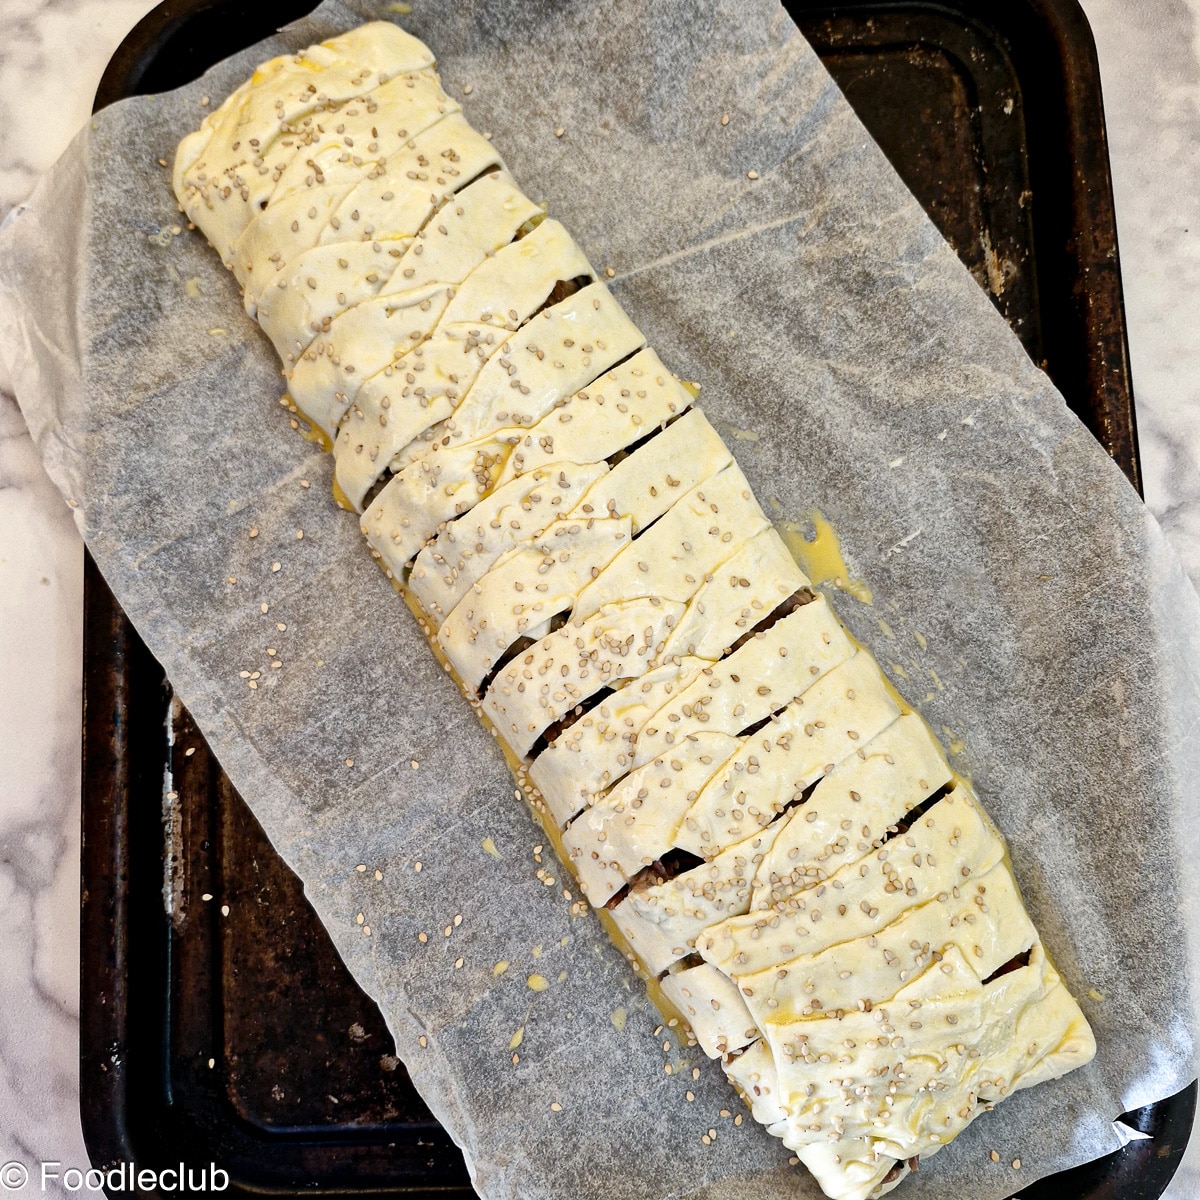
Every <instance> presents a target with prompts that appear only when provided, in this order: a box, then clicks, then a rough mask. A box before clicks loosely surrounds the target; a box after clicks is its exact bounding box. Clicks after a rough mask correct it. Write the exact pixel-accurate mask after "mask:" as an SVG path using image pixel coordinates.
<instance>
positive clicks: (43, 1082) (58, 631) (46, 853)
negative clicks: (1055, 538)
mask: <svg viewBox="0 0 1200 1200" xmlns="http://www.w3.org/2000/svg"><path fill="white" fill-rule="evenodd" d="M152 6H153V5H152V0H0V216H2V215H3V214H4V213H5V212H6V211H7V210H8V209H9V208H10V207H11V206H12V205H13V204H15V203H17V202H19V201H20V200H21V199H22V198H23V197H24V196H25V195H26V194H27V193H28V192H29V190H30V188H31V186H32V184H33V181H34V180H35V178H36V176H37V173H38V172H39V171H41V170H43V169H44V168H45V167H46V166H48V165H49V164H50V163H51V162H52V161H53V159H54V158H55V157H57V155H58V154H59V152H60V151H61V150H62V148H63V147H64V146H65V145H66V143H67V141H68V140H69V139H70V137H71V135H72V134H73V133H74V132H75V130H76V129H77V128H78V127H79V126H80V125H81V124H82V123H83V121H84V120H85V119H86V117H87V114H88V112H89V109H90V105H91V99H92V95H93V93H94V91H95V87H96V84H97V82H98V80H99V78H100V74H101V72H102V70H103V68H104V64H105V62H106V61H107V59H108V57H109V55H110V54H111V53H112V51H113V49H115V47H116V46H117V44H118V43H119V42H120V40H121V38H122V37H123V36H124V34H125V33H126V31H127V30H128V29H130V28H131V27H132V26H133V25H134V24H135V23H136V21H137V20H138V19H139V18H140V17H141V16H142V15H143V13H145V12H147V11H148V10H149V9H150V8H151V7H152ZM1084 8H1085V10H1086V12H1087V14H1088V17H1089V19H1090V20H1091V22H1092V26H1093V30H1094V33H1095V36H1096V42H1097V47H1098V50H1099V55H1100V63H1101V74H1102V77H1103V82H1104V94H1105V104H1106V112H1107V120H1108V129H1109V138H1110V142H1111V150H1112V161H1113V179H1114V189H1115V192H1116V201H1117V218H1118V230H1119V237H1120V242H1121V262H1122V268H1123V273H1124V282H1125V296H1126V306H1127V313H1128V320H1129V332H1130V342H1131V350H1132V356H1133V369H1134V387H1135V392H1136V396H1137V410H1138V422H1139V427H1140V433H1141V448H1142V456H1143V464H1144V470H1145V484H1146V486H1145V491H1146V497H1147V501H1148V503H1149V504H1150V506H1151V508H1152V509H1153V510H1154V512H1155V514H1156V515H1157V516H1158V517H1159V519H1160V520H1161V521H1162V522H1163V523H1164V525H1165V526H1166V528H1167V530H1168V533H1169V534H1170V536H1171V538H1172V540H1173V542H1174V544H1175V546H1176V548H1177V550H1178V551H1179V553H1180V554H1181V555H1182V556H1183V559H1184V561H1185V563H1186V565H1187V567H1188V570H1189V573H1190V575H1191V577H1192V580H1193V582H1195V583H1197V584H1200V0H1085V3H1084ZM2 383H3V381H2V380H0V950H2V952H3V957H2V959H0V1164H2V1163H6V1162H8V1161H9V1160H16V1161H19V1162H22V1163H24V1164H25V1165H27V1166H28V1167H30V1168H31V1169H34V1170H35V1179H34V1180H32V1181H31V1182H30V1184H29V1185H28V1188H27V1189H26V1190H27V1191H29V1192H32V1191H33V1190H34V1189H36V1188H37V1187H38V1186H39V1184H40V1180H38V1179H37V1178H36V1167H35V1165H36V1164H37V1163H38V1162H40V1161H43V1160H47V1159H49V1160H56V1161H58V1162H60V1163H62V1164H63V1166H64V1167H66V1166H78V1167H81V1168H82V1167H86V1165H87V1164H86V1155H85V1151H84V1148H83V1144H82V1138H81V1134H80V1130H79V1116H78V1067H77V1054H78V1013H79V1004H80V997H79V995H78V954H79V934H78V914H79V905H78V897H79V891H78V872H79V724H80V672H81V646H80V641H81V628H82V546H81V544H80V542H79V539H78V537H77V535H76V533H75V528H74V525H73V523H72V521H71V520H70V517H69V515H68V510H67V508H66V506H65V504H64V503H63V502H62V500H61V498H60V497H59V495H58V493H57V492H56V491H55V489H54V488H53V486H52V485H51V484H50V482H49V481H48V479H47V478H46V476H45V474H44V473H43V472H42V470H41V466H40V464H39V462H38V459H37V455H36V453H35V451H34V449H33V446H32V443H31V442H30V440H29V436H28V434H27V433H26V431H25V427H24V423H23V421H22V418H21V415H20V413H19V411H18V410H17V408H16V406H15V404H14V402H13V401H12V399H11V397H10V396H9V395H7V394H6V392H5V391H4V390H3V387H2ZM86 1002H87V999H86V997H85V998H84V999H83V1003H86ZM1195 1157H1196V1159H1197V1160H1200V1139H1197V1154H1196V1156H1195ZM1188 1166H1189V1170H1188V1173H1187V1178H1186V1179H1181V1181H1180V1186H1179V1187H1178V1188H1175V1189H1172V1194H1173V1195H1174V1196H1177V1197H1179V1200H1183V1198H1184V1197H1195V1196H1197V1195H1200V1162H1198V1165H1197V1167H1196V1169H1195V1170H1194V1171H1193V1170H1191V1169H1190V1167H1191V1164H1190V1163H1189V1164H1188ZM2 1182H3V1180H2V1178H0V1183H2ZM61 1191H62V1189H61V1188H60V1187H56V1185H54V1184H53V1183H51V1184H50V1185H49V1186H48V1188H47V1189H46V1194H51V1195H53V1194H60V1193H61ZM85 1191H86V1189H85ZM76 1194H78V1193H76Z"/></svg>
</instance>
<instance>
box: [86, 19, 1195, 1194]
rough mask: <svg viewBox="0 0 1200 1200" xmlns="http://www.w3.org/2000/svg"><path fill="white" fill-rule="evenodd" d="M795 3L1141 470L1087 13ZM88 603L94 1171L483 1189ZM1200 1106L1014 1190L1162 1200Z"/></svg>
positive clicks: (811, 35) (116, 64)
mask: <svg viewBox="0 0 1200 1200" xmlns="http://www.w3.org/2000/svg"><path fill="white" fill-rule="evenodd" d="M312 7H313V4H312V0H280V2H278V3H270V4H266V3H248V2H246V0H168V2H167V3H165V4H161V5H159V7H158V8H156V9H155V10H154V11H153V12H152V13H150V15H149V16H147V17H146V18H145V19H144V20H143V21H142V22H141V23H140V24H139V25H138V26H137V27H136V28H135V29H134V30H133V32H132V33H131V34H130V35H129V37H128V38H126V40H125V42H124V43H122V46H121V48H120V49H119V50H118V52H117V54H116V55H115V56H114V58H113V60H112V62H111V63H110V66H109V69H108V71H107V72H106V74H105V76H104V79H103V81H102V83H101V86H100V89H99V91H98V93H97V99H96V105H97V107H103V106H104V105H105V104H108V103H111V102H112V101H114V100H117V99H120V98H121V97H122V96H126V95H132V94H136V93H145V92H154V91H160V90H163V89H166V88H171V87H176V86H178V85H180V84H183V83H185V82H187V81H189V80H190V79H194V78H195V77H196V76H198V75H199V74H201V73H202V71H203V70H204V69H206V68H207V67H208V66H209V65H211V64H212V63H214V62H216V61H218V60H219V59H221V58H224V57H226V56H227V55H229V54H231V53H233V52H234V51H236V50H238V49H240V48H242V47H243V46H246V45H249V44H251V43H253V42H255V41H258V40H259V39H261V38H263V37H265V36H267V35H268V34H269V33H271V32H272V31H273V30H274V28H275V27H276V26H278V25H280V24H283V23H286V22H287V21H290V20H293V19H295V18H297V17H299V16H301V15H303V14H304V13H305V12H307V11H309V10H310V9H311V8H312ZM787 7H788V9H789V11H790V12H791V13H792V15H793V17H794V18H795V19H796V21H797V24H798V25H799V26H800V28H801V29H802V31H803V32H804V34H805V35H806V36H807V37H808V39H809V41H810V42H811V43H812V44H813V46H814V48H815V49H816V51H817V53H818V54H819V55H820V56H821V58H822V60H823V61H824V62H825V64H826V66H827V67H828V68H829V70H830V71H831V73H832V74H833V76H834V78H835V79H836V80H837V82H838V83H839V85H840V86H841V87H842V89H843V91H844V92H845V93H846V96H847V98H848V99H849V101H850V103H851V104H852V105H853V106H854V108H855V109H856V111H857V112H858V114H859V116H860V117H861V118H862V120H863V122H864V123H865V124H866V126H867V128H868V129H869V130H870V131H871V133H872V134H873V136H874V137H875V138H876V140H877V141H878V142H879V143H880V145H881V146H882V147H883V149H884V151H885V152H886V153H887V155H888V156H889V158H890V159H891V161H892V163H893V164H894V165H895V167H896V169H897V171H898V172H899V173H900V175H901V176H902V177H903V179H904V181H905V182H906V183H907V184H908V186H909V188H910V189H911V190H912V191H913V193H914V194H915V195H916V197H917V198H918V200H919V201H920V202H921V204H922V205H923V206H924V207H925V209H926V210H927V211H928V212H929V213H930V215H931V216H932V217H933V219H934V221H935V222H936V223H937V225H938V227H939V228H940V229H941V231H942V232H943V234H944V235H945V236H946V237H947V239H948V240H949V241H950V243H951V244H952V245H953V246H954V248H955V250H956V251H957V252H958V254H959V256H960V257H961V258H962V260H963V261H964V262H965V263H966V265H967V267H968V268H969V269H970V270H971V271H972V272H973V273H974V274H975V276H976V278H977V279H978V280H979V281H980V283H981V284H982V285H983V286H984V287H985V288H986V289H987V290H988V292H989V293H990V294H991V296H992V299H993V300H994V302H995V303H996V305H997V307H998V308H999V309H1000V311H1001V312H1002V313H1003V314H1004V316H1005V317H1006V318H1007V319H1008V321H1009V324H1010V325H1011V326H1012V328H1013V329H1014V330H1015V332H1016V333H1017V336H1018V337H1020V338H1021V340H1022V342H1023V343H1024V345H1025V346H1026V348H1027V349H1028V351H1029V353H1030V354H1031V355H1032V357H1033V358H1034V360H1035V361H1037V362H1039V363H1041V364H1042V365H1043V366H1044V367H1045V369H1046V370H1047V371H1048V373H1049V374H1050V376H1051V378H1052V379H1053V380H1054V382H1055V384H1057V385H1058V387H1059V388H1060V389H1061V390H1062V392H1063V394H1064V395H1065V396H1066V398H1067V401H1068V403H1069V404H1070V405H1071V406H1072V408H1073V409H1074V410H1075V412H1076V413H1077V414H1078V415H1079V416H1080V418H1081V419H1082V420H1083V421H1084V422H1085V423H1086V424H1087V425H1088V427H1089V428H1090V429H1091V430H1092V432H1093V433H1094V434H1095V436H1096V437H1097V439H1098V440H1099V441H1100V442H1101V444H1102V445H1103V446H1104V447H1105V448H1106V449H1107V450H1108V452H1109V453H1110V454H1111V455H1112V456H1113V458H1114V459H1115V460H1116V461H1117V463H1118V464H1119V465H1120V466H1121V468H1122V469H1123V470H1124V471H1125V473H1126V475H1127V476H1128V477H1129V479H1130V481H1131V482H1132V483H1133V484H1134V485H1135V486H1137V485H1138V483H1139V476H1138V462H1137V438H1136V430H1135V426H1134V416H1133V398H1132V394H1131V390H1130V382H1129V367H1128V351H1127V345H1126V339H1125V327H1124V314H1123V310H1122V304H1121V290H1120V277H1119V270H1118V265H1117V251H1116V229H1115V222H1114V217H1113V208H1112V193H1111V186H1110V182H1109V175H1108V158H1107V148H1106V143H1105V136H1104V123H1103V113H1102V109H1101V104H1100V92H1099V75H1098V70H1097V66H1096V60H1095V51H1094V47H1093V45H1092V41H1091V34H1090V32H1089V30H1088V28H1087V24H1086V22H1085V20H1084V18H1083V15H1082V13H1081V12H1080V10H1079V8H1078V5H1077V4H1076V3H1075V2H1074V0H945V2H944V3H937V4H934V3H894V2H889V0H854V2H844V3H838V4H829V3H820V4H818V3H809V2H805V0H789V3H788V5H787ZM85 608H86V625H85V641H86V645H85V657H84V672H85V675H84V699H85V716H84V730H83V739H84V797H83V880H82V889H83V891H82V899H83V912H82V946H83V955H82V979H81V995H82V997H83V1003H82V1005H81V1104H82V1117H83V1127H84V1132H85V1136H86V1139H87V1143H88V1147H89V1150H90V1152H91V1155H92V1159H93V1162H94V1163H95V1164H96V1165H97V1166H107V1165H108V1164H112V1163H116V1162H119V1161H127V1160H133V1161H135V1162H136V1163H137V1164H138V1165H139V1166H148V1167H162V1166H166V1165H174V1164H176V1163H178V1162H179V1161H180V1159H183V1160H184V1161H186V1162H188V1163H189V1164H193V1165H196V1166H199V1165H201V1164H207V1162H208V1161H209V1160H210V1159H211V1160H212V1161H214V1162H215V1163H217V1164H218V1165H219V1166H220V1167H222V1168H223V1169H225V1170H227V1171H228V1172H229V1174H230V1177H231V1184H230V1188H229V1191H228V1192H227V1193H226V1194H239V1195H248V1194H250V1193H251V1192H261V1191H263V1190H270V1191H273V1192H275V1193H276V1194H278V1195H281V1196H285V1197H286V1196H299V1195H301V1194H302V1193H307V1192H312V1191H314V1190H315V1191H321V1190H336V1191H338V1192H340V1193H343V1194H348V1195H365V1194H367V1193H371V1194H372V1195H375V1196H405V1197H409V1198H410V1200H411V1198H413V1197H418V1196H433V1195H437V1196H453V1195H462V1196H467V1195H470V1194H473V1193H472V1192H471V1189H470V1186H469V1183H468V1179H467V1173H466V1169H465V1167H464V1164H463V1162H462V1159H461V1156H460V1155H459V1153H458V1151H457V1150H456V1149H455V1147H454V1146H453V1144H452V1143H451V1141H450V1139H449V1137H448V1136H447V1135H446V1134H445V1132H444V1131H443V1130H442V1129H441V1128H440V1126H439V1125H438V1124H437V1123H436V1121H434V1119H433V1117H432V1116H431V1115H430V1113H429V1112H428V1110H427V1109H426V1108H425V1106H424V1104H423V1103H422V1102H421V1100H420V1097H419V1096H417V1094H416V1092H415V1090H414V1089H413V1088H412V1086H411V1084H410V1083H409V1081H408V1078H407V1076H406V1075H405V1073H404V1068H403V1066H402V1065H401V1064H399V1063H398V1062H397V1061H396V1059H395V1057H394V1055H393V1052H392V1050H393V1048H392V1045H391V1040H390V1037H389V1035H388V1032H387V1029H386V1027H385V1025H384V1022H383V1018H382V1016H381V1015H380V1013H379V1010H378V1008H377V1007H376V1006H375V1005H374V1003H373V1002H372V1001H371V1000H370V999H369V998H368V997H367V996H366V995H365V994H364V993H363V992H362V990H361V989H360V988H359V987H358V986H357V984H356V983H355V982H354V981H353V979H352V978H351V977H350V975H349V973H348V972H347V970H346V968H345V967H344V966H343V964H342V962H341V960H340V959H339V958H338V956H337V954H336V953H335V951H334V949H333V946H332V944H331V942H330V941H329V938H328V936H327V934H326V933H325V931H324V929H323V928H322V927H321V925H320V923H319V921H318V920H317V918H316V916H315V914H314V913H313V911H312V909H311V908H310V907H309V905H308V903H307V902H306V900H305V898H304V895H303V889H302V887H301V885H300V882H299V880H298V879H297V878H296V876H295V875H294V874H293V873H292V872H291V871H290V870H289V869H288V868H287V866H286V865H285V864H284V863H283V862H282V861H281V860H280V859H279V857H278V856H277V855H276V854H275V852H274V851H273V850H272V848H271V846H270V845H269V843H268V842H267V840H266V838H265V836H264V835H263V832H262V830H261V829H260V827H259V826H258V824H257V822H256V821H255V819H254V817H253V816H252V815H251V813H250V811H249V809H248V808H247V807H246V805H245V804H244V803H243V802H242V800H241V799H240V797H239V796H238V795H237V793H236V792H235V791H234V790H233V789H232V787H231V786H230V784H229V782H228V780H227V779H226V778H225V776H224V774H223V773H222V772H221V770H220V767H219V765H218V764H217V763H216V761H215V760H214V759H213V757H212V756H211V754H210V753H209V751H208V748H207V746H206V745H205V743H204V740H203V738H202V737H201V736H200V734H199V733H198V731H197V730H196V729H195V727H194V726H193V724H192V722H191V719H190V717H189V716H188V714H187V712H186V711H185V710H184V709H183V708H182V706H180V705H179V704H178V702H177V701H175V700H174V699H173V697H172V695H171V689H170V685H169V683H168V681H167V680H166V679H165V678H164V676H163V671H162V669H161V667H159V666H158V664H157V663H156V662H155V661H154V660H153V659H152V658H151V656H150V655H149V653H148V652H147V651H146V649H145V647H144V646H143V645H142V643H141V641H140V640H139V639H138V637H137V635H136V633H135V632H134V630H133V628H132V627H131V625H130V624H129V622H128V620H127V619H126V617H125V615H124V613H123V612H122V611H121V609H120V607H119V606H118V605H117V603H116V601H115V600H114V598H113V596H112V594H111V592H110V591H109V590H108V588H107V587H106V586H105V584H104V582H103V580H102V579H101V578H100V575H99V572H98V571H97V570H96V568H95V566H94V565H93V564H92V563H91V560H90V559H89V560H88V563H87V570H86V574H85ZM164 781H165V783H164ZM1195 1103H1196V1089H1195V1085H1193V1086H1192V1087H1190V1088H1188V1089H1187V1090H1186V1091H1184V1092H1183V1093H1180V1095H1178V1096H1176V1097H1172V1098H1171V1099H1170V1100H1167V1101H1163V1102H1161V1103H1159V1104H1156V1105H1151V1106H1149V1107H1147V1108H1145V1109H1141V1110H1139V1111H1138V1112H1137V1113H1133V1114H1127V1116H1126V1117H1125V1118H1124V1119H1125V1121H1126V1123H1127V1124H1129V1125H1130V1126H1132V1127H1133V1128H1136V1129H1138V1130H1141V1131H1142V1132H1145V1133H1148V1134H1150V1138H1149V1139H1147V1140H1139V1141H1134V1142H1132V1143H1131V1144H1130V1145H1129V1146H1127V1147H1126V1148H1125V1149H1124V1150H1122V1151H1121V1152H1119V1153H1118V1154H1116V1155H1112V1156H1110V1157H1109V1158H1106V1159H1103V1160H1100V1161H1099V1162H1096V1163H1090V1164H1087V1165H1086V1166H1083V1167H1080V1168H1078V1169H1076V1170H1074V1171H1071V1172H1067V1173H1066V1174H1064V1175H1060V1176H1055V1177H1053V1178H1052V1179H1048V1180H1043V1181H1042V1182H1041V1183H1040V1184H1037V1185H1035V1186H1033V1187H1026V1188H1024V1189H1023V1190H1022V1196H1024V1197H1028V1198H1030V1200H1035V1198H1041V1197H1045V1198H1046V1200H1049V1198H1050V1197H1052V1196H1053V1197H1055V1198H1056V1200H1057V1198H1060V1197H1061V1198H1066V1200H1076V1198H1078V1200H1116V1198H1118V1197H1120V1198H1121V1200H1155V1198H1157V1197H1158V1196H1160V1195H1161V1193H1162V1191H1163V1189H1164V1188H1165V1187H1166V1184H1167V1181H1168V1180H1169V1179H1170V1177H1171V1175H1172V1174H1173V1173H1174V1170H1175V1167H1176V1166H1177V1164H1178V1162H1179V1159H1180V1157H1181V1156H1182V1153H1183V1148H1184V1146H1185V1144H1186V1142H1187V1137H1188V1133H1189V1131H1190V1129H1191V1125H1192V1119H1193V1115H1194V1111H1195Z"/></svg>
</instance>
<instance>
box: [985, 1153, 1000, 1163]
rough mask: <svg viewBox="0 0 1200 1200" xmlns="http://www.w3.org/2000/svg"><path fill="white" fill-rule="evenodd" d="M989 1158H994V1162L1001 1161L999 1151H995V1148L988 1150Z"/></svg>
mask: <svg viewBox="0 0 1200 1200" xmlns="http://www.w3.org/2000/svg"><path fill="white" fill-rule="evenodd" d="M988 1158H990V1159H991V1160H992V1162H999V1161H1000V1155H999V1152H998V1151H995V1150H990V1151H989V1152H988Z"/></svg>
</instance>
